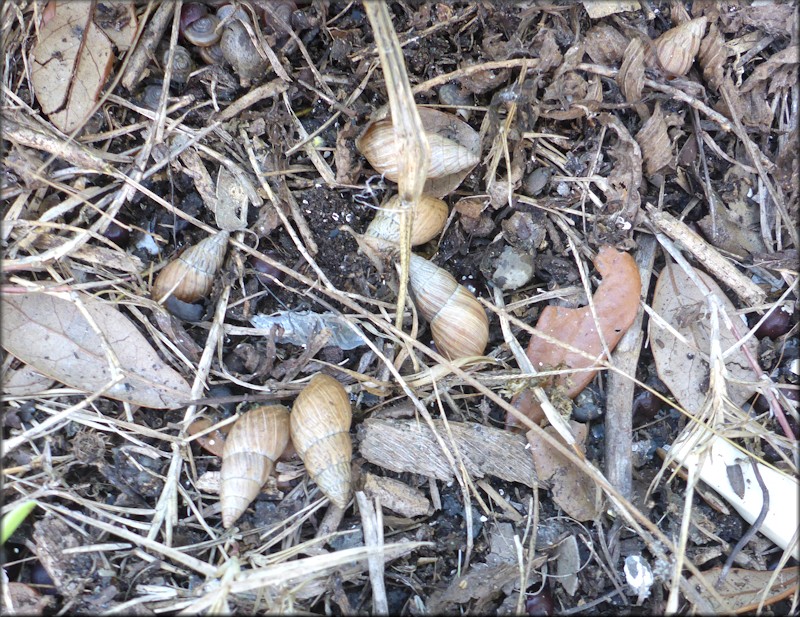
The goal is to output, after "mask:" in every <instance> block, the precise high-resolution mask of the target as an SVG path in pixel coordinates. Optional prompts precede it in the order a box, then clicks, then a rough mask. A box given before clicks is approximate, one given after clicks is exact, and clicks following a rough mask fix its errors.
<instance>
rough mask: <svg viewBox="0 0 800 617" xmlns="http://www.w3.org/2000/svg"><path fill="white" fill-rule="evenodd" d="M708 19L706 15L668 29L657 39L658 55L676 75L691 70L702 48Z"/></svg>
mask: <svg viewBox="0 0 800 617" xmlns="http://www.w3.org/2000/svg"><path fill="white" fill-rule="evenodd" d="M707 21H708V20H707V18H706V17H705V16H703V17H698V18H697V19H693V20H691V21H687V22H686V23H683V24H681V25H679V26H676V27H675V28H672V29H671V30H667V31H666V32H665V33H664V34H662V35H661V36H660V37H658V38H657V39H656V41H655V48H656V55H657V56H658V61H659V62H660V63H661V66H662V67H664V69H666V70H667V71H669V72H670V73H672V74H674V75H686V73H688V72H689V69H690V68H692V64H693V63H694V60H695V57H696V56H697V52H698V51H699V50H700V43H701V42H702V39H703V34H704V33H705V31H706V22H707Z"/></svg>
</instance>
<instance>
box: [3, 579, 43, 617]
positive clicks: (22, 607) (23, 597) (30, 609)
mask: <svg viewBox="0 0 800 617" xmlns="http://www.w3.org/2000/svg"><path fill="white" fill-rule="evenodd" d="M6 593H7V594H8V596H7V597H8V599H9V601H10V604H6V603H5V602H4V603H3V606H5V607H6V608H7V609H9V614H10V615H43V614H44V610H45V609H46V608H49V605H52V603H53V602H52V600H53V598H52V597H47V596H44V597H43V596H42V594H40V593H39V592H38V591H37V590H35V589H34V588H33V587H31V586H29V585H26V584H25V583H17V582H16V581H11V582H7V583H6ZM48 612H49V611H48Z"/></svg>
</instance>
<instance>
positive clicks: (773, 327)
mask: <svg viewBox="0 0 800 617" xmlns="http://www.w3.org/2000/svg"><path fill="white" fill-rule="evenodd" d="M760 319H761V318H760V317H758V319H756V321H755V323H757V322H758V321H759V320H760ZM791 329H792V313H791V311H788V310H786V307H785V306H783V305H781V306H777V307H775V308H774V309H772V310H771V311H770V312H769V313H768V314H767V318H766V319H765V320H764V322H763V323H762V324H761V325H760V326H759V327H758V329H757V330H756V332H755V335H756V337H758V338H760V339H761V338H764V337H769V338H771V339H773V340H774V339H776V338H778V337H779V336H783V335H784V334H786V333H787V332H788V331H789V330H791Z"/></svg>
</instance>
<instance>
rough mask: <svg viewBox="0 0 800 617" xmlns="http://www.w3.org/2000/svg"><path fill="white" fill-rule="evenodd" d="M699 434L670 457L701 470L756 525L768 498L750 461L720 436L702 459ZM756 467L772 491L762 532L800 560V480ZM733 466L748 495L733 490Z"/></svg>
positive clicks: (705, 448)
mask: <svg viewBox="0 0 800 617" xmlns="http://www.w3.org/2000/svg"><path fill="white" fill-rule="evenodd" d="M697 433H699V431H698V432H697ZM697 433H695V435H693V436H690V437H688V438H683V439H678V440H677V441H676V442H675V443H674V444H673V445H672V446H671V447H670V453H671V454H672V455H673V456H674V457H675V460H676V461H678V462H679V463H681V464H682V465H683V466H684V467H686V468H687V469H688V468H689V467H690V466H695V467H697V466H699V467H698V474H699V476H700V479H701V480H702V481H703V482H705V483H706V484H708V485H709V486H710V487H711V488H713V489H714V490H715V491H717V493H719V494H720V496H721V497H722V498H723V499H725V501H727V502H728V503H729V504H731V505H732V506H733V507H734V508H736V511H737V512H739V514H740V515H741V516H742V518H744V519H745V520H746V521H747V522H748V523H750V524H753V522H754V521H755V520H756V519H757V518H758V515H759V513H760V512H761V507H762V505H763V503H764V495H763V492H762V490H761V487H760V486H759V483H758V480H757V479H756V476H755V473H754V472H753V466H752V464H751V463H750V461H749V459H748V457H747V456H746V455H745V454H744V453H742V452H741V451H739V450H738V449H737V448H735V447H734V446H733V445H732V444H731V443H729V442H728V441H726V440H725V439H723V438H722V437H719V436H717V435H713V436H711V437H710V438H709V441H708V443H707V444H704V445H703V447H702V450H703V451H704V452H707V454H705V455H703V456H702V457H701V455H700V454H699V451H700V450H701V449H700V448H697V447H696V445H697V443H698V440H699V439H700V437H701V435H698V434H697ZM756 464H757V465H758V471H759V474H760V475H761V478H762V479H763V481H764V484H765V486H766V488H767V490H768V491H769V510H768V511H767V516H766V518H765V519H764V523H763V524H762V525H761V528H760V529H759V532H760V533H761V534H762V535H764V536H766V537H767V538H769V539H770V540H772V541H773V542H774V543H775V544H777V545H778V546H779V547H781V548H782V549H783V550H787V548H789V547H790V546H791V549H790V552H791V554H792V555H793V556H794V558H795V559H800V543H798V542H797V538H796V534H797V529H798V519H799V518H800V516H798V510H797V504H798V500H800V489H799V487H798V479H797V478H794V477H791V476H789V475H787V474H786V473H782V472H779V471H777V470H775V469H773V468H772V467H767V466H766V465H763V464H761V463H756ZM732 465H738V466H740V468H741V472H742V479H743V480H744V492H743V493H740V494H741V496H740V495H739V494H737V491H739V492H740V487H733V486H731V482H730V480H729V475H728V473H729V472H728V468H729V467H730V466H732ZM793 539H794V543H793V542H792V540H793Z"/></svg>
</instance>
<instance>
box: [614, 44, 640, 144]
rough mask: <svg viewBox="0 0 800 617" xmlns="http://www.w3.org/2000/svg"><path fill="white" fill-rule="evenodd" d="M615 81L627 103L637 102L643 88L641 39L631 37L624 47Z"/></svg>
mask: <svg viewBox="0 0 800 617" xmlns="http://www.w3.org/2000/svg"><path fill="white" fill-rule="evenodd" d="M617 83H618V84H619V89H620V90H621V91H622V94H623V96H624V97H625V100H626V101H628V103H638V102H640V101H641V100H642V88H644V44H643V43H642V41H641V39H639V38H634V39H632V40H631V42H630V43H628V46H627V47H626V48H625V53H624V56H623V59H622V64H621V65H620V67H619V73H617ZM639 145H641V143H640V144H639Z"/></svg>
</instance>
